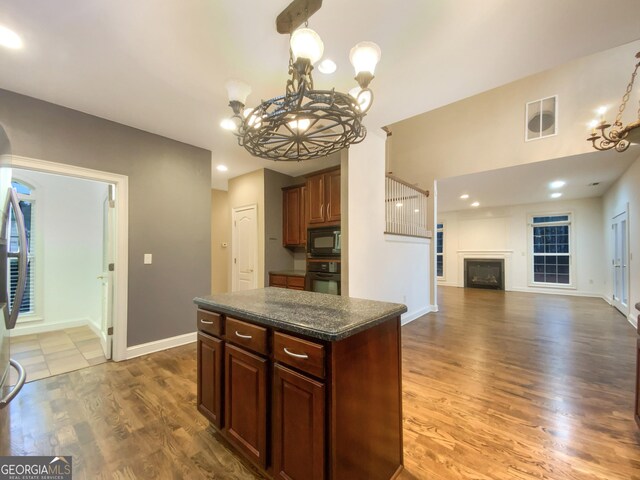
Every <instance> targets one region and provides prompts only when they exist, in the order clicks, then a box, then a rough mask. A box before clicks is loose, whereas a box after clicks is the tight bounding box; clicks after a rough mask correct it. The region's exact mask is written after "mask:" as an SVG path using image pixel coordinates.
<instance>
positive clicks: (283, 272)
mask: <svg viewBox="0 0 640 480" xmlns="http://www.w3.org/2000/svg"><path fill="white" fill-rule="evenodd" d="M269 273H270V274H271V275H286V276H287V277H304V276H305V275H306V274H307V272H306V271H304V270H271V271H270V272H269Z"/></svg>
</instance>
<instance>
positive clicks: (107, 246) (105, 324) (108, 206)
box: [98, 185, 116, 359]
mask: <svg viewBox="0 0 640 480" xmlns="http://www.w3.org/2000/svg"><path fill="white" fill-rule="evenodd" d="M108 188H109V193H108V195H107V198H105V200H104V204H103V230H102V274H100V275H99V276H98V279H99V280H100V281H101V282H102V323H101V325H100V333H101V335H100V344H101V346H102V351H103V353H104V356H105V357H106V358H107V359H110V358H111V344H112V340H113V268H114V259H115V232H114V228H115V211H116V208H115V206H116V204H115V185H109V186H108Z"/></svg>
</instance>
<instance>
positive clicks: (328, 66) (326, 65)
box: [318, 58, 338, 75]
mask: <svg viewBox="0 0 640 480" xmlns="http://www.w3.org/2000/svg"><path fill="white" fill-rule="evenodd" d="M337 68H338V66H337V65H336V62H334V61H333V60H330V59H328V58H325V59H324V60H323V61H321V62H320V65H318V70H320V73H324V74H326V75H329V74H331V73H333V72H335V71H336V69H337Z"/></svg>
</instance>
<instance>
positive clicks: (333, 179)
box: [325, 170, 340, 222]
mask: <svg viewBox="0 0 640 480" xmlns="http://www.w3.org/2000/svg"><path fill="white" fill-rule="evenodd" d="M325 184H326V187H325V188H326V192H325V195H326V199H327V208H326V213H325V221H327V222H339V221H340V170H334V171H332V172H329V173H327V174H325Z"/></svg>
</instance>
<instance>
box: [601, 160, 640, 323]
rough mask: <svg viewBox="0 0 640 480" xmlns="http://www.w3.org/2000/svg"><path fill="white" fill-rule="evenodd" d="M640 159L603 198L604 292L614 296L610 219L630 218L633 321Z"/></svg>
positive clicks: (638, 278) (638, 284) (639, 289)
mask: <svg viewBox="0 0 640 480" xmlns="http://www.w3.org/2000/svg"><path fill="white" fill-rule="evenodd" d="M638 185H640V158H638V159H637V160H636V161H635V162H634V163H633V164H632V165H631V167H629V169H628V170H627V171H626V172H625V173H624V174H623V175H622V176H621V177H620V178H619V179H618V181H617V182H616V183H615V184H613V186H612V187H611V188H610V189H609V190H608V191H607V193H606V194H605V195H604V197H603V212H604V213H603V214H604V218H603V224H604V244H605V251H604V252H603V257H604V258H605V259H606V261H607V266H608V268H607V271H606V272H605V275H607V279H608V283H607V290H606V292H605V295H606V296H607V297H608V298H611V297H612V295H613V286H612V283H613V282H612V278H613V273H612V271H611V267H610V265H611V259H612V258H613V256H612V252H613V245H612V244H613V241H612V240H613V239H612V234H611V224H612V219H613V217H615V216H616V215H618V214H620V213H622V212H624V211H627V214H628V219H629V220H628V221H629V236H628V240H629V305H630V309H629V312H630V313H629V320H630V321H631V322H632V323H634V324H635V322H636V318H637V315H638V313H639V312H638V310H636V309H635V308H634V307H635V304H636V303H638V302H640V267H639V266H638V263H639V262H640V251H638V250H636V248H637V247H638V245H640V189H638Z"/></svg>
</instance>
